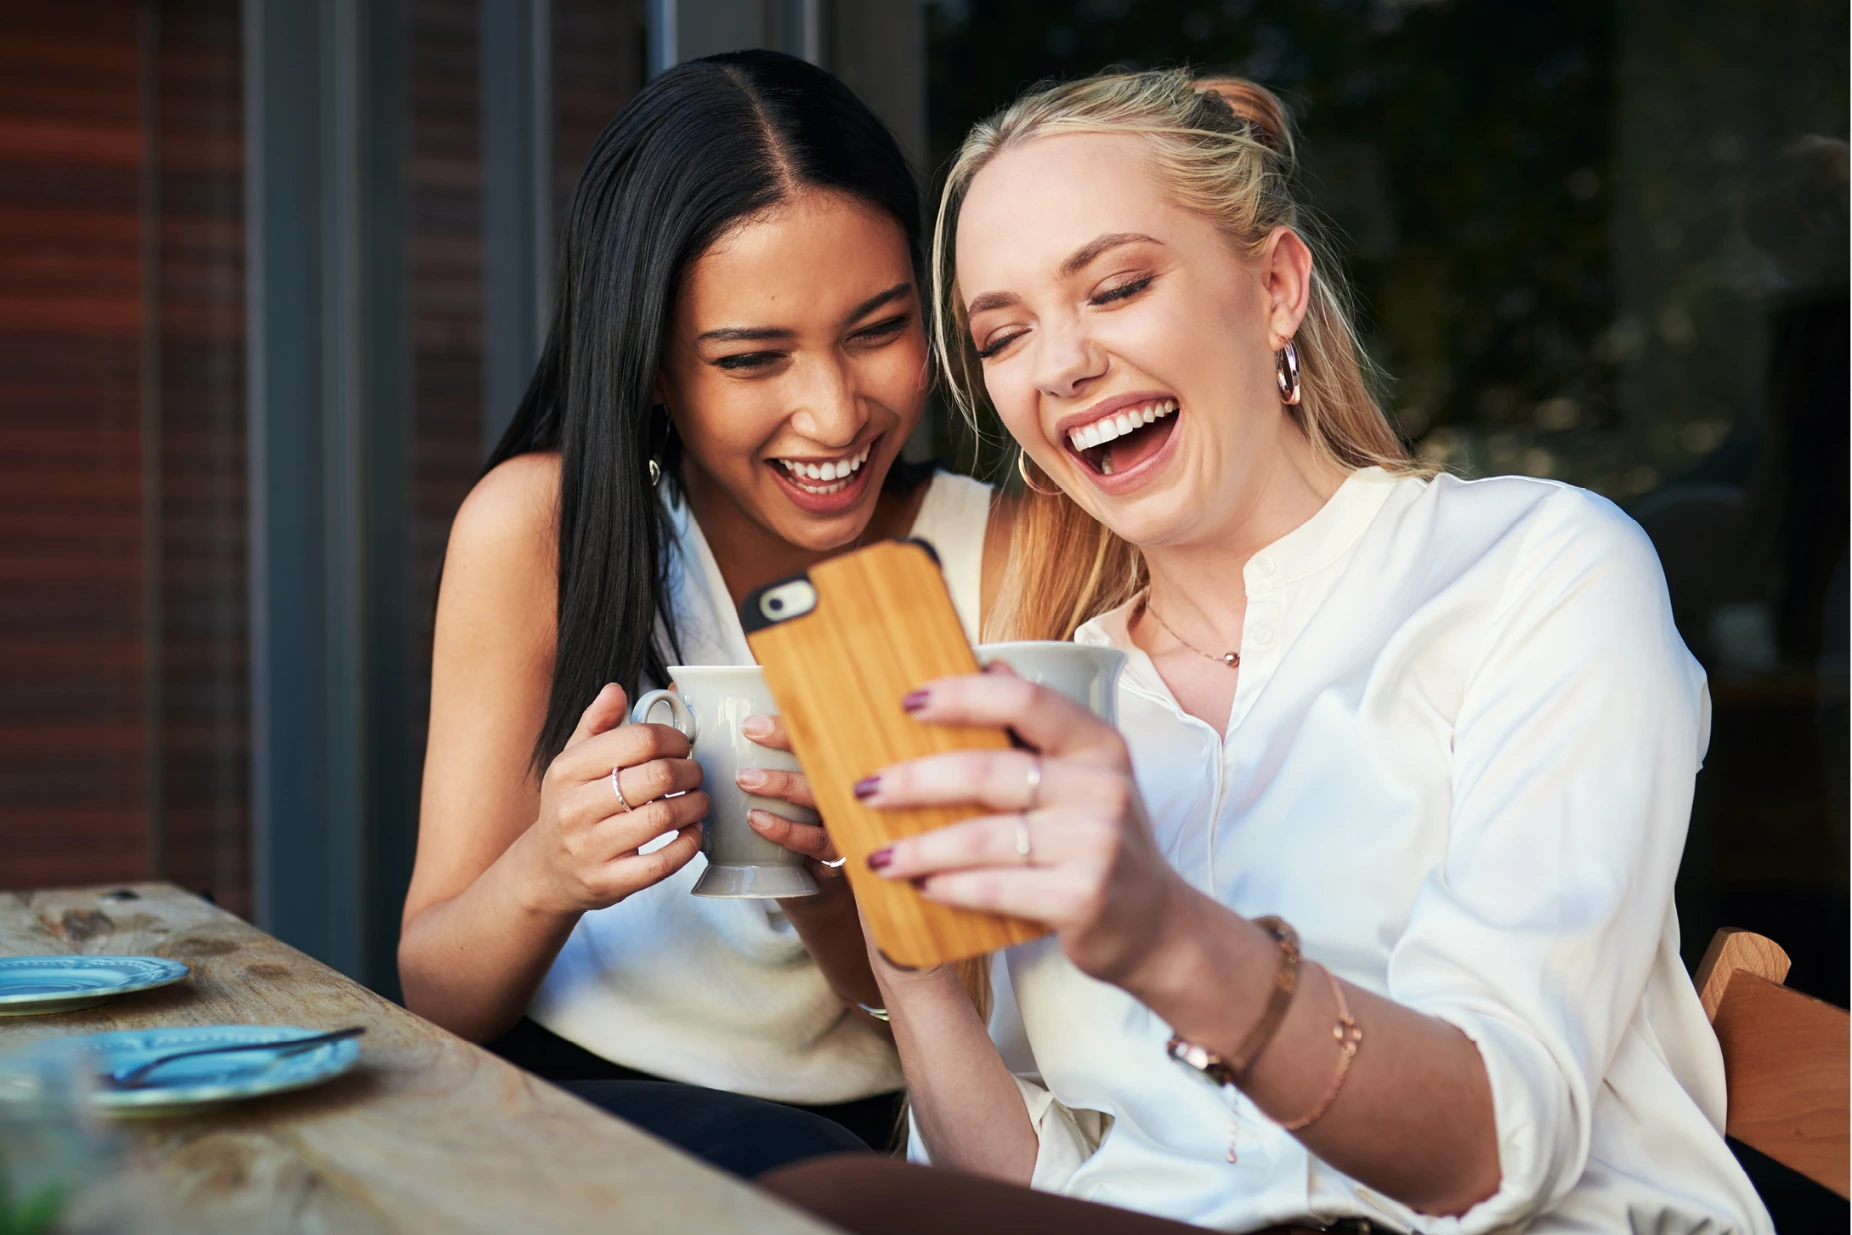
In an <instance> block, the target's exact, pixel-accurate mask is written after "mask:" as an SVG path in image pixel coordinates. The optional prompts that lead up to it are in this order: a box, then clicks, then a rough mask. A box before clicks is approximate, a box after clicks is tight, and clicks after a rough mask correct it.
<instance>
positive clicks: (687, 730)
mask: <svg viewBox="0 0 1852 1235" xmlns="http://www.w3.org/2000/svg"><path fill="white" fill-rule="evenodd" d="M659 703H666V704H668V705H669V724H670V726H671V727H672V728H674V729H675V730H676V732H678V733H680V734H681V735H682V736H683V737H685V738H687V739H688V741H689V744H690V745H693V743H694V740H695V735H696V734H697V733H699V732H700V728H699V726H697V725H696V724H695V716H694V712H693V711H692V710H690V708H689V707H688V705H687V704H686V703H684V702H683V701H682V697H681V696H680V695H678V694H676V693H675V692H674V691H672V690H652V691H650V692H649V693H648V694H646V695H644V696H643V697H642V698H641V699H638V700H637V705H636V706H635V707H633V708H631V709H630V723H631V724H633V725H641V724H646V723H648V722H649V714H650V709H652V708H654V707H655V706H656V705H657V704H659Z"/></svg>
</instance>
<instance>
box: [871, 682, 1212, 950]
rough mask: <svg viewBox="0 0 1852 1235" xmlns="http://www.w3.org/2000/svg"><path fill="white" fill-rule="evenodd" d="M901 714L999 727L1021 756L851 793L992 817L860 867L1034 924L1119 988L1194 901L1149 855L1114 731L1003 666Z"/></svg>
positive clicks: (874, 779)
mask: <svg viewBox="0 0 1852 1235" xmlns="http://www.w3.org/2000/svg"><path fill="white" fill-rule="evenodd" d="M906 707H907V710H908V711H909V712H911V713H912V714H913V715H914V716H915V717H917V718H918V719H919V720H921V721H923V722H926V723H930V724H947V725H993V726H1002V727H1006V728H1008V729H1010V730H1011V731H1013V732H1014V733H1015V734H1016V735H1017V736H1018V737H1020V738H1021V739H1022V740H1023V741H1024V742H1026V743H1027V744H1028V746H1029V747H1031V748H1032V749H1027V750H985V751H957V752H953V753H950V754H943V755H933V756H930V757H927V758H924V759H915V760H913V761H911V762H908V763H902V764H897V765H895V766H893V767H890V768H887V769H885V770H884V771H882V772H881V773H879V774H878V775H876V776H871V777H869V778H868V779H867V780H865V781H863V782H861V783H860V784H858V785H857V786H856V794H857V796H858V797H860V798H862V799H863V800H865V801H866V802H868V804H869V805H871V806H875V807H908V806H943V805H975V806H980V807H983V808H985V809H987V810H989V811H992V812H995V813H993V814H987V815H980V816H978V817H976V818H973V819H967V820H964V821H962V822H960V823H955V824H950V825H948V826H946V827H943V828H938V829H935V830H933V831H930V832H924V833H921V834H920V835H918V836H913V837H909V838H907V839H905V840H899V841H896V842H894V844H893V845H891V846H889V847H888V848H886V849H883V850H878V851H877V852H875V853H873V854H871V855H869V859H868V864H869V866H870V867H871V868H873V869H875V870H877V871H878V872H879V873H880V874H881V875H883V876H885V877H887V878H889V879H906V880H910V881H912V882H913V884H914V885H915V886H916V887H917V888H918V889H919V890H920V893H921V894H922V895H924V896H926V897H928V898H930V899H932V900H936V901H939V902H941V903H943V904H947V905H956V906H959V907H961V908H965V909H976V910H982V911H985V912H989V913H1001V914H1008V915H1011V916H1013V917H1020V918H1027V919H1029V920H1031V921H1035V922H1043V923H1046V924H1047V925H1049V926H1050V927H1052V928H1053V929H1054V930H1055V931H1056V932H1057V934H1058V935H1059V938H1060V941H1061V946H1062V948H1063V950H1065V951H1066V953H1067V955H1068V957H1069V959H1070V960H1072V961H1073V962H1074V964H1075V965H1076V966H1077V967H1079V968H1080V969H1081V970H1082V971H1083V972H1085V973H1087V974H1089V975H1091V976H1093V977H1095V978H1099V979H1101V980H1102V981H1107V982H1113V983H1115V984H1119V985H1127V984H1128V982H1130V981H1131V980H1133V979H1134V978H1135V976H1136V975H1137V974H1138V973H1139V972H1140V971H1141V970H1142V969H1144V968H1145V967H1147V966H1148V965H1149V964H1150V962H1151V961H1152V959H1153V958H1154V957H1156V956H1158V955H1160V954H1161V953H1162V951H1163V948H1162V944H1163V941H1165V940H1166V939H1167V938H1169V937H1170V936H1171V932H1173V931H1175V930H1177V929H1179V928H1180V926H1182V924H1181V923H1180V922H1179V917H1180V912H1181V911H1184V910H1186V909H1187V908H1188V907H1189V906H1191V905H1192V904H1193V903H1194V902H1195V901H1196V900H1197V899H1198V898H1197V897H1196V895H1195V894H1194V892H1193V890H1192V889H1191V888H1190V887H1189V885H1188V884H1186V883H1185V882H1184V881H1183V879H1182V877H1181V876H1179V875H1178V874H1177V873H1176V872H1175V871H1174V870H1173V869H1172V868H1171V866H1170V864H1169V863H1168V862H1166V861H1165V860H1164V855H1163V854H1162V853H1161V852H1159V850H1158V847H1157V842H1156V840H1155V839H1154V838H1153V837H1152V834H1151V827H1150V824H1149V823H1148V822H1147V821H1146V818H1145V811H1144V803H1143V800H1142V799H1141V798H1140V796H1139V793H1138V787H1137V784H1136V783H1135V782H1134V780H1133V779H1132V768H1131V758H1130V755H1129V754H1128V752H1127V751H1126V746H1125V741H1124V739H1122V738H1121V737H1120V736H1119V733H1118V731H1117V730H1116V729H1114V728H1113V727H1112V726H1111V725H1108V724H1106V723H1105V722H1104V721H1102V720H1100V719H1099V718H1098V717H1096V716H1094V715H1093V714H1092V713H1091V712H1089V711H1087V710H1086V709H1085V708H1082V707H1081V706H1079V705H1078V704H1076V703H1074V702H1073V701H1071V700H1069V699H1067V698H1065V697H1064V696H1062V695H1061V694H1060V693H1058V692H1056V691H1054V690H1050V689H1048V688H1046V687H1041V686H1037V685H1034V684H1033V683H1030V682H1027V681H1024V680H1023V679H1021V678H1019V677H1017V676H1015V674H1013V673H1011V672H1010V671H1009V670H1008V669H1007V668H1004V667H1002V666H995V667H993V668H992V669H991V670H990V671H989V672H987V673H984V674H981V675H976V676H972V677H958V678H944V679H941V680H939V681H936V682H931V683H928V684H927V685H926V686H925V687H924V688H923V689H921V690H919V691H917V692H915V693H914V694H913V695H911V696H909V697H908V699H907V701H906ZM1183 929H1187V927H1183Z"/></svg>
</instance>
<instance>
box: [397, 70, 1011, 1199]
mask: <svg viewBox="0 0 1852 1235" xmlns="http://www.w3.org/2000/svg"><path fill="white" fill-rule="evenodd" d="M920 226H921V220H920V208H919V202H918V197H917V188H916V186H915V182H914V179H913V176H912V173H911V171H910V170H909V168H908V166H907V164H906V161H905V159H904V158H903V157H902V155H901V153H900V150H899V148H898V147H897V146H896V144H895V142H894V140H893V137H892V136H891V135H890V134H889V133H888V132H887V130H886V129H884V128H883V127H882V126H881V123H880V122H879V121H878V120H877V119H876V118H875V117H874V115H873V114H872V113H871V112H869V110H868V109H867V108H866V106H864V105H863V104H862V103H861V102H860V100H858V99H857V98H856V97H855V96H854V95H853V94H852V93H850V92H849V90H848V89H847V88H845V87H844V86H843V85H842V84H841V83H839V82H837V81H836V80H835V79H834V78H832V77H830V76H829V75H828V74H826V73H824V72H822V71H821V70H819V69H817V68H815V67H813V66H811V65H808V64H806V63H804V62H803V61H800V60H796V59H793V58H791V57H788V56H781V55H777V54H775V53H769V52H745V53H736V54H731V55H726V56H717V57H713V58H710V59H707V60H701V61H695V62H692V63H689V64H686V65H682V66H680V67H678V68H676V69H674V70H672V71H670V72H668V73H666V74H664V75H663V76H661V77H659V78H658V79H656V80H655V81H654V82H652V83H651V84H650V85H649V86H648V87H646V88H645V89H644V90H643V91H642V92H640V93H639V94H638V95H637V97H636V98H635V99H634V100H632V101H631V102H630V104H629V105H627V106H626V107H625V108H624V110H623V111H622V112H621V113H620V114H619V115H618V116H617V118H616V119H615V120H614V121H613V122H612V123H611V125H610V127H609V128H607V129H606V130H605V132H604V134H603V135H602V136H601V137H600V138H599V139H598V142H597V144H596V145H595V147H594V148H593V150H592V152H591V155H590V156H589V158H588V160H587V163H586V166H585V170H584V172H583V174H582V176H581V179H580V182H579V185H578V189H577V191H576V193H575V194H574V198H573V202H572V206H571V210H570V213H569V217H568V220H567V224H566V231H565V240H564V260H563V262H562V268H561V279H560V290H559V295H558V299H557V303H556V305H555V308H554V315H553V323H552V328H551V331H550V334H549V337H548V340H547V344H546V348H545V352H544V354H543V356H542V358H541V361H540V365H539V368H538V371H537V372H536V373H535V376H534V380H533V383H532V385H531V386H530V388H529V390H528V393H527V395H526V397H525V399H524V400H523V401H522V404H521V407H520V409H519V411H518V413H517V415H516V418H515V421H514V423H513V425H512V426H511V427H510V429H509V431H508V434H507V436H506V437H505V438H504V439H503V441H502V443H501V445H500V447H499V448H498V449H497V451H496V452H495V455H494V457H493V458H492V459H491V460H490V463H489V467H488V469H487V471H486V473H485V475H484V476H483V478H482V480H481V481H480V482H479V483H478V484H477V486H476V488H475V490H474V491H473V492H472V493H471V494H470V495H469V498H468V499H467V501H466V502H465V503H464V505H463V507H462V509H461V511H460V512H459V513H458V516H457V519H456V523H455V526H454V527H453V529H452V532H451V538H450V544H449V548H448V552H447V555H446V559H445V566H444V578H443V585H442V591H441V594H440V597H439V600H438V609H437V627H436V647H435V655H434V663H433V682H432V702H431V729H430V744H429V754H428V756H427V759H426V764H425V781H424V795H423V803H422V811H421V819H420V829H419V840H418V856H417V866H416V870H415V872H414V875H413V879H412V885H411V890H410V893H409V895H408V897H407V901H406V907H405V918H404V928H403V935H402V938H401V942H400V951H399V956H400V972H401V975H402V978H403V982H404V988H405V995H406V1002H407V1005H408V1006H409V1007H411V1008H412V1009H413V1010H414V1011H416V1012H419V1013H420V1014H422V1015H424V1016H426V1017H429V1018H430V1019H432V1020H434V1021H437V1022H438V1023H439V1024H442V1025H445V1026H446V1027H448V1028H450V1029H452V1030H454V1031H455V1032H457V1033H459V1034H461V1035H463V1036H464V1037H467V1038H470V1039H473V1040H476V1041H489V1040H492V1039H497V1038H498V1037H500V1038H502V1041H503V1049H504V1050H505V1051H506V1052H508V1053H509V1054H510V1055H511V1057H514V1058H516V1059H517V1060H518V1061H520V1062H524V1063H527V1064H529V1065H530V1066H534V1067H535V1069H536V1070H538V1071H541V1072H542V1073H543V1074H545V1075H550V1076H553V1077H554V1078H556V1079H562V1080H568V1081H579V1082H596V1083H595V1084H593V1085H589V1086H584V1085H582V1086H580V1089H581V1092H585V1093H587V1095H588V1096H591V1097H593V1098H594V1100H598V1101H601V1102H603V1103H604V1104H605V1105H606V1106H608V1107H610V1108H611V1109H614V1110H616V1111H618V1113H620V1114H623V1115H626V1116H627V1117H629V1118H631V1119H633V1120H634V1121H636V1122H640V1123H643V1124H645V1125H646V1126H650V1127H652V1128H653V1129H654V1130H656V1131H658V1132H659V1133H661V1134H663V1135H665V1136H667V1137H669V1138H670V1139H673V1140H677V1141H679V1142H681V1143H682V1144H684V1145H686V1146H688V1147H690V1148H693V1149H696V1150H697V1151H699V1152H703V1153H706V1154H707V1155H708V1156H709V1157H711V1158H713V1159H714V1160H716V1161H719V1162H721V1163H722V1164H723V1165H726V1166H729V1167H731V1168H733V1169H735V1170H738V1171H740V1172H742V1173H752V1172H754V1171H755V1170H757V1169H760V1168H763V1167H765V1166H769V1165H772V1164H774V1163H776V1162H779V1161H785V1160H789V1159H791V1158H793V1157H796V1156H802V1155H803V1154H805V1153H809V1152H816V1151H818V1150H824V1149H833V1148H840V1147H842V1145H844V1144H855V1143H856V1137H857V1136H859V1137H860V1139H861V1140H862V1141H866V1142H871V1143H876V1144H879V1143H882V1142H884V1141H885V1139H886V1137H887V1135H888V1134H889V1133H890V1132H891V1130H892V1127H893V1122H894V1093H895V1091H897V1090H898V1089H899V1087H900V1084H901V1073H900V1068H899V1065H898V1063H897V1061H896V1057H895V1054H894V1048H893V1045H892V1041H891V1038H890V1037H889V1036H888V1034H887V1032H886V1028H885V1026H884V1025H882V1024H881V1023H880V1022H879V1021H878V1020H877V1019H875V1018H873V1017H871V1016H870V1015H868V1014H867V1013H866V1012H864V1011H862V1010H861V1009H862V1008H864V1007H869V1008H873V1007H878V1005H879V1002H880V999H879V993H878V989H877V987H876V986H875V983H874V980H873V977H872V975H871V974H870V972H869V968H868V961H867V956H866V951H865V948H864V946H863V943H862V939H861V932H860V929H859V927H858V925H857V922H856V918H855V907H854V902H853V900H852V898H851V897H850V895H849V893H848V891H847V881H846V880H843V879H840V878H835V877H832V876H835V875H837V873H838V872H836V871H835V870H833V869H831V868H829V867H828V866H826V865H824V862H826V861H827V860H828V859H829V858H831V857H832V856H833V853H832V851H831V850H830V849H829V847H828V841H827V838H826V837H825V836H824V834H823V832H822V829H820V828H814V827H801V826H799V825H796V824H793V823H789V822H787V821H785V820H782V819H779V818H776V817H774V816H772V815H769V814H763V813H755V816H754V818H753V823H754V826H756V827H758V828H759V829H760V830H761V832H763V833H764V834H765V835H767V836H768V837H770V838H771V839H773V840H775V841H777V842H779V843H781V844H785V845H787V846H789V847H790V848H793V849H796V850H799V851H801V852H804V853H806V854H808V855H810V856H811V857H812V858H814V859H817V861H815V862H813V863H812V865H813V867H814V868H815V869H816V871H817V873H818V874H819V876H821V879H820V882H821V883H822V886H823V889H824V890H823V892H822V893H821V894H820V895H817V896H814V897H809V898H805V899H802V900H793V901H787V902H780V903H768V902H764V901H750V900H709V899H700V898H695V897H692V896H690V895H689V888H690V886H691V885H692V883H693V882H694V879H695V877H696V876H697V875H698V874H699V869H700V867H701V865H702V864H701V863H700V862H697V861H694V860H693V859H694V858H695V855H696V853H697V851H698V849H699V846H700V839H701V826H700V823H701V819H702V816H703V815H704V814H705V813H706V811H707V808H708V799H707V796H706V794H705V793H704V792H703V791H702V789H701V783H700V781H701V773H700V769H699V767H698V766H697V765H696V764H695V763H694V761H693V760H692V759H690V758H689V753H690V752H689V749H688V744H687V742H686V741H685V740H684V739H683V738H682V737H681V736H680V735H679V734H678V733H676V732H675V731H674V730H672V729H669V728H667V727H665V726H659V725H623V724H622V721H623V718H624V716H625V712H626V708H627V706H628V700H629V699H632V698H635V697H636V694H637V692H638V691H639V690H640V689H647V688H649V687H651V686H654V685H658V684H662V683H664V682H666V680H667V678H668V673H667V665H669V664H671V663H689V664H742V663H748V664H749V663H751V661H752V655H751V652H750V650H749V649H748V648H747V646H746V643H745V640H744V636H743V633H742V631H741V629H740V626H739V622H738V618H737V616H736V614H737V604H738V602H739V600H740V598H741V597H743V596H744V595H745V594H746V593H747V592H748V591H750V590H751V589H752V588H754V587H756V586H758V585H759V584H761V583H764V582H767V581H769V580H771V579H774V578H777V577H779V576H782V575H786V574H789V573H792V572H794V571H797V570H800V569H802V568H804V567H805V566H807V565H809V564H811V563H813V562H815V561H817V560H819V559H820V558H823V557H826V556H828V555H830V554H832V553H837V552H841V551H844V550H847V549H849V548H852V547H854V546H856V545H858V544H861V543H863V542H864V541H869V540H873V539H876V538H880V537H888V536H902V535H909V534H912V535H920V536H924V537H926V538H928V539H930V540H931V541H933V542H934V544H935V545H936V546H937V548H938V550H939V552H940V555H941V558H942V560H943V561H944V563H945V566H946V569H947V575H948V577H949V579H950V582H951V586H952V592H953V597H954V600H955V601H956V603H957V605H958V607H959V609H960V612H961V616H962V617H963V618H964V620H965V623H966V625H967V626H968V627H969V628H970V629H971V633H972V635H973V636H974V637H975V634H976V626H977V621H978V614H979V611H980V608H981V601H980V591H981V590H982V581H981V578H980V574H981V563H982V561H983V557H984V543H985V539H986V536H987V529H988V527H989V523H990V520H989V511H990V492H989V490H988V489H987V488H985V487H984V486H982V485H979V484H977V483H975V482H973V481H970V480H966V479H963V478H961V477H954V476H949V475H937V476H932V477H929V478H925V479H919V478H909V477H907V476H906V475H905V473H904V470H903V469H897V468H896V463H897V461H898V459H899V456H900V452H901V447H902V445H903V443H905V441H906V440H907V438H908V436H909V434H910V433H911V432H912V430H913V428H914V426H915V425H916V423H917V422H918V419H919V415H920V412H921V409H922V406H923V402H924V398H925V389H926V381H927V373H928V355H927V346H926V341H925V333H924V328H923V325H922V322H921V309H920V291H919V288H920V273H921V266H922V262H921V254H922V245H921V238H920ZM748 734H749V736H754V737H756V738H761V739H763V740H764V741H765V742H766V743H767V744H768V745H779V744H782V741H783V739H782V736H781V735H780V733H779V732H778V730H777V727H776V726H775V725H773V724H771V723H770V722H767V723H766V724H765V725H763V726H762V727H760V729H759V731H758V732H754V730H753V729H752V728H749V729H748ZM613 769H615V772H614V771H613ZM754 776H759V777H763V778H764V779H763V781H759V782H753V783H747V781H746V780H745V778H747V777H754ZM614 781H615V786H614V784H613V782H614ZM742 785H743V787H747V788H751V789H752V790H753V791H754V792H757V793H760V794H763V795H766V796H771V797H776V798H780V799H784V800H789V801H793V802H799V803H803V804H806V805H808V804H810V800H809V797H808V791H807V790H806V788H805V787H804V785H803V782H802V780H801V778H798V777H794V776H789V775H786V774H782V773H765V772H760V773H753V772H747V773H743V774H742ZM614 787H615V790H616V792H614V791H613V790H614ZM672 795H674V796H672ZM511 1030H512V1032H510V1031H511ZM692 1086H698V1087H702V1089H704V1090H706V1091H708V1092H705V1093H703V1092H698V1091H696V1090H695V1089H692V1088H690V1087H692ZM714 1091H721V1092H720V1093H716V1092H714ZM733 1095H742V1096H739V1097H734V1096H733ZM754 1099H760V1100H770V1101H769V1102H768V1101H754ZM771 1102H777V1103H783V1104H788V1105H787V1106H785V1107H774V1106H772V1105H771ZM791 1105H797V1106H803V1107H809V1108H813V1110H814V1111H815V1112H816V1113H820V1114H822V1115H827V1116H829V1117H830V1119H832V1120H834V1121H836V1122H834V1123H830V1122H826V1121H825V1120H824V1119H820V1118H817V1117H816V1114H804V1113H802V1112H797V1111H792V1110H790V1106H791ZM844 1127H847V1128H849V1129H852V1130H853V1132H854V1134H855V1135H851V1133H850V1132H849V1131H845V1130H844Z"/></svg>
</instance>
